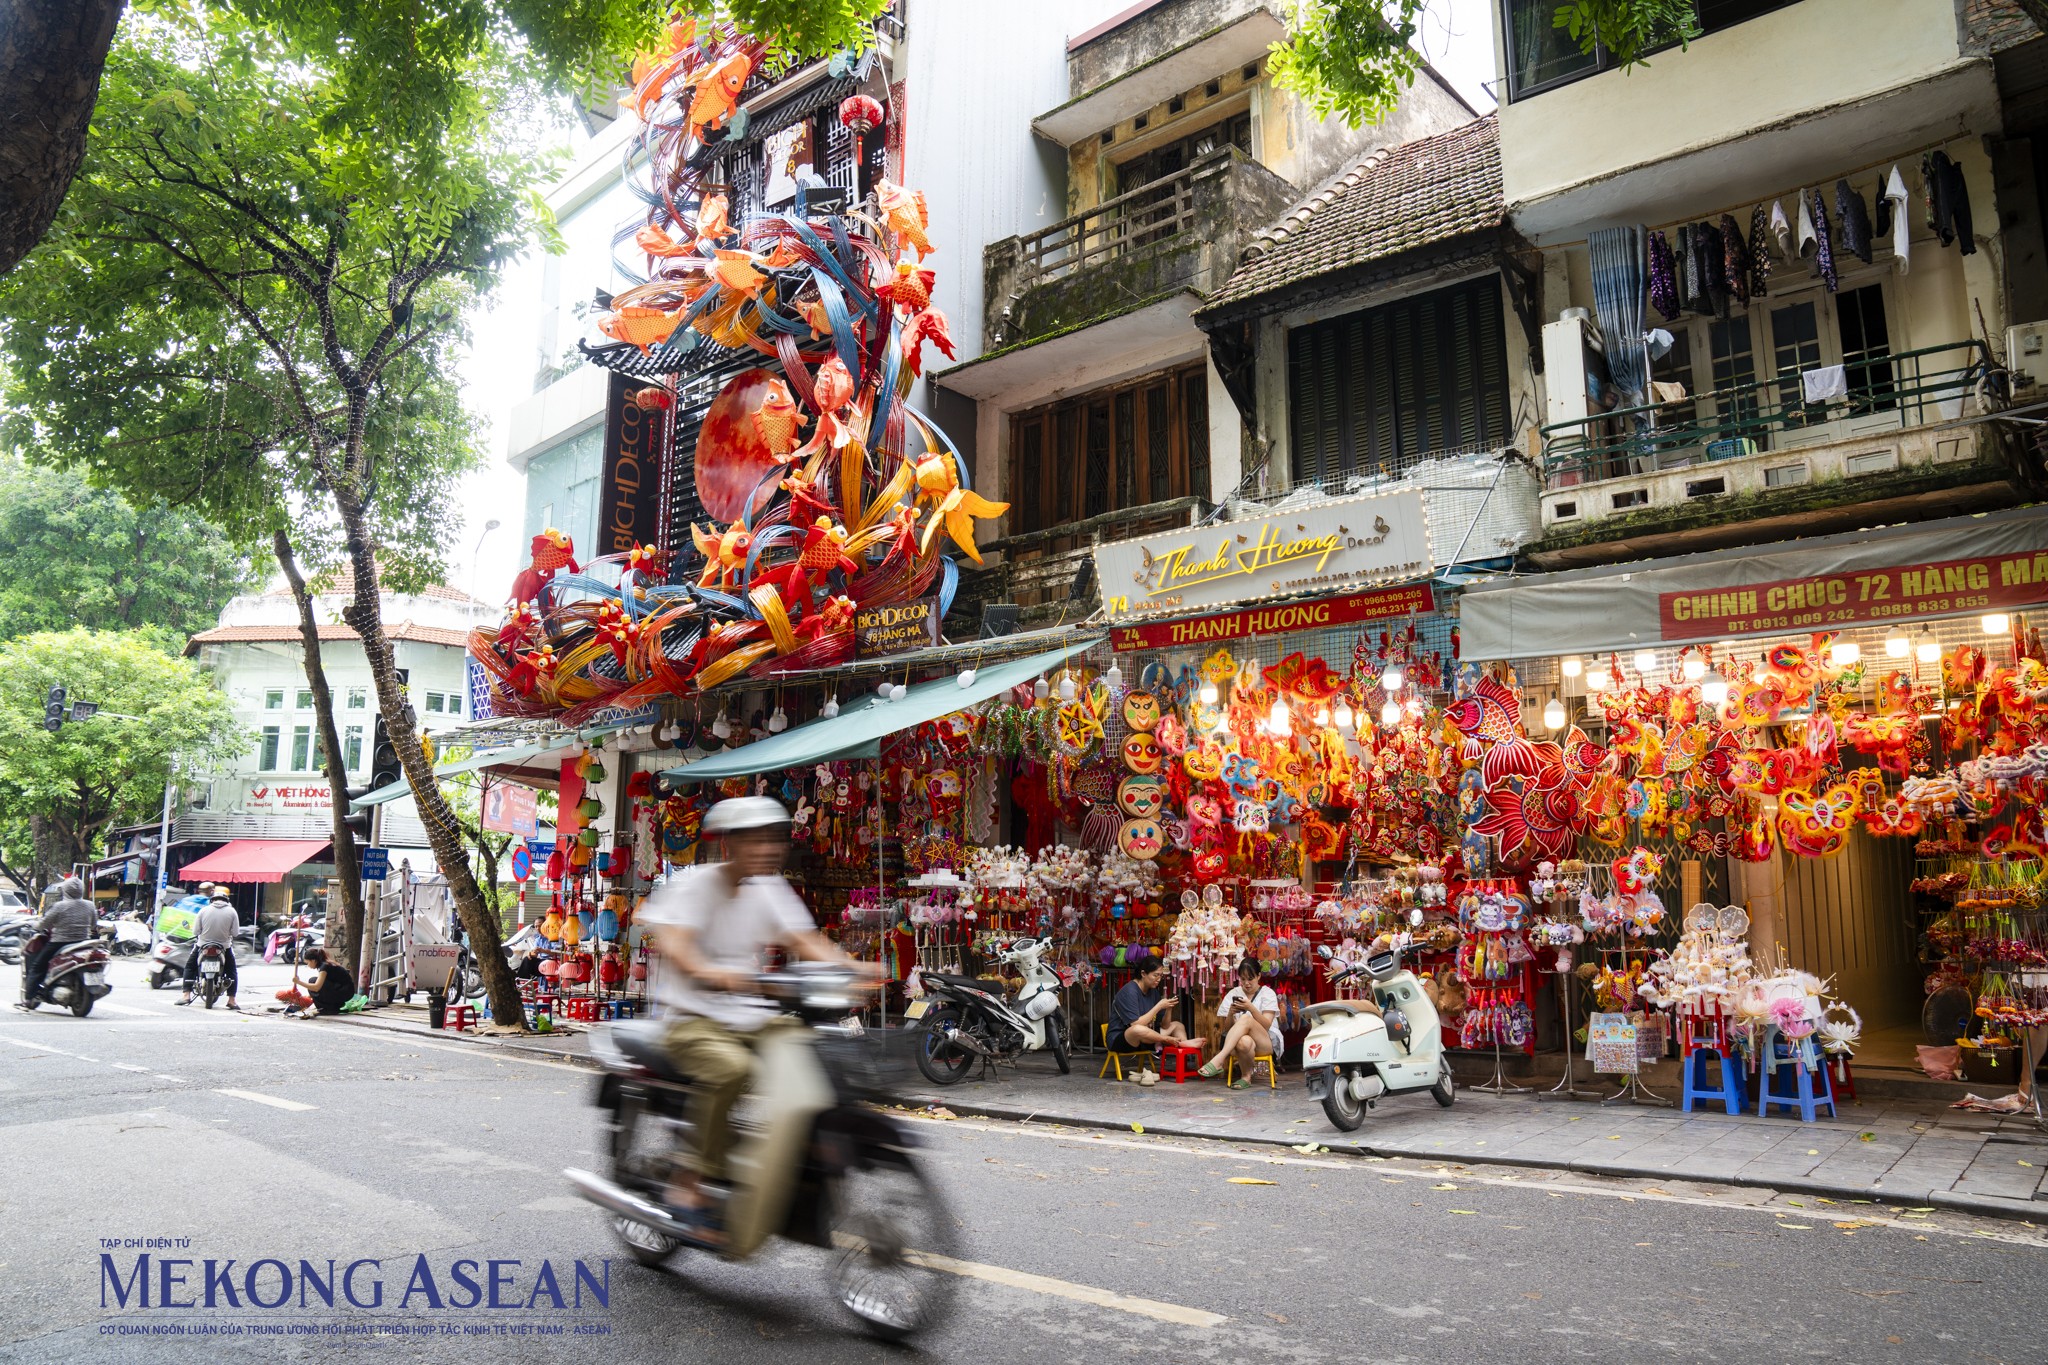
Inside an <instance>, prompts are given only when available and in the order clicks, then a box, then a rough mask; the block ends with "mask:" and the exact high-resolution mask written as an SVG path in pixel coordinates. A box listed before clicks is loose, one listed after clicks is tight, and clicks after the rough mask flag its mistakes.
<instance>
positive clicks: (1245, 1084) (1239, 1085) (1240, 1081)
mask: <svg viewBox="0 0 2048 1365" xmlns="http://www.w3.org/2000/svg"><path fill="white" fill-rule="evenodd" d="M1230 1088H1231V1089H1232V1090H1249V1089H1251V1088H1252V1083H1251V1080H1250V1078H1248V1077H1245V1076H1239V1077H1238V1078H1237V1079H1236V1080H1234V1081H1232V1082H1231V1083H1230Z"/></svg>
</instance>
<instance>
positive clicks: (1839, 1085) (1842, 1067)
mask: <svg viewBox="0 0 2048 1365" xmlns="http://www.w3.org/2000/svg"><path fill="white" fill-rule="evenodd" d="M1828 1083H1829V1084H1830V1085H1831V1086H1833V1087H1834V1091H1835V1094H1837V1095H1839V1096H1840V1097H1841V1098H1843V1099H1845V1100H1847V1101H1848V1102H1849V1103H1851V1104H1854V1103H1856V1074H1855V1073H1854V1072H1852V1071H1851V1070H1849V1055H1848V1054H1847V1053H1845V1052H1830V1053H1829V1054H1828Z"/></svg>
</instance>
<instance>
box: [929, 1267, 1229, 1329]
mask: <svg viewBox="0 0 2048 1365" xmlns="http://www.w3.org/2000/svg"><path fill="white" fill-rule="evenodd" d="M909 1254H910V1257H911V1258H912V1259H913V1260H915V1261H917V1262H918V1263H919V1264H920V1265H925V1266H929V1267H931V1268H932V1269H933V1270H943V1271H945V1272H946V1273H947V1274H948V1275H958V1276H960V1277H961V1278H963V1279H969V1280H986V1281H988V1282H989V1283H990V1284H1000V1285H1007V1286H1009V1287H1010V1288H1012V1289H1026V1290H1029V1291H1031V1292H1032V1293H1034V1294H1047V1295H1051V1296H1052V1297H1054V1298H1060V1299H1072V1300H1073V1301H1074V1302H1076V1303H1087V1304H1093V1305H1095V1306H1096V1307H1097V1308H1114V1309H1116V1310H1117V1311H1118V1312H1120V1313H1134V1314H1136V1315H1137V1316H1139V1317H1141V1318H1152V1319H1154V1320H1156V1321H1158V1322H1170V1323H1174V1324H1175V1325H1177V1326H1181V1327H1221V1326H1222V1325H1223V1324H1224V1323H1226V1322H1228V1321H1230V1319H1229V1318H1227V1317H1225V1316H1224V1315H1223V1314H1221V1313H1212V1312H1210V1311H1209V1310H1208V1309H1206V1308H1187V1307H1183V1306H1182V1305H1180V1304H1177V1303H1161V1302H1160V1301H1159V1300H1157V1299H1140V1298H1134V1297H1132V1296H1131V1295H1129V1294H1119V1293H1116V1292H1115V1291H1114V1290H1109V1289H1097V1288H1096V1287H1095V1286H1094V1285H1088V1284H1075V1283H1073V1282H1072V1281H1070V1280H1055V1279H1053V1278H1052V1277H1051V1276H1049V1275H1033V1274H1030V1273H1029V1272H1027V1271H1022V1270H1011V1269H1009V1268H1008V1267H1006V1266H999V1265H983V1264H981V1263H980V1262H978V1261H956V1260H954V1259H953V1258H952V1257H951V1256H939V1255H936V1254H934V1253H932V1252H928V1251H913V1252H911V1253H909Z"/></svg>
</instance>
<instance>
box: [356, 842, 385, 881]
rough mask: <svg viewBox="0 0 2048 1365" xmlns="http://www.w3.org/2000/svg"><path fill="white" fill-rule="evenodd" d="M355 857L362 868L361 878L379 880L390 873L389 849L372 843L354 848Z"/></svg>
mask: <svg viewBox="0 0 2048 1365" xmlns="http://www.w3.org/2000/svg"><path fill="white" fill-rule="evenodd" d="M356 858H357V859H358V860H359V865H360V867H361V868H362V873H363V880H364V881H366V882H381V881H383V880H384V879H385V878H386V877H388V876H390V875H391V850H390V849H388V848H377V847H375V846H374V845H370V846H366V847H363V848H359V849H357V850H356Z"/></svg>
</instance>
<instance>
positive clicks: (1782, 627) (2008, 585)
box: [1657, 551, 2048, 640]
mask: <svg viewBox="0 0 2048 1365" xmlns="http://www.w3.org/2000/svg"><path fill="white" fill-rule="evenodd" d="M2042 601H2048V554H2037V553H2034V552H2032V551H2022V552H2020V553H2017V554H2003V555H1983V556H1979V557H1977V558H1974V559H1948V560H1943V561H1941V562H1939V563H1935V564H1916V565H1911V566H1900V567H1896V568H1873V569H1866V570H1863V571H1861V572H1853V573H1831V574H1817V575H1814V576H1812V577H1810V578H1781V579H1777V580H1775V581H1772V582H1768V583H1752V584H1748V585H1746V586H1743V587H1739V588H1714V589H1706V590H1702V591H1699V592H1667V593H1660V594H1658V597H1657V614H1658V618H1659V622H1660V624H1661V626H1662V628H1663V632H1664V638H1665V639H1666V640H1701V639H1712V638H1715V637H1718V636H1723V635H1755V634H1760V633H1763V632H1767V631H1808V630H1828V629H1831V628H1833V627H1836V626H1847V625H1857V624H1860V623H1863V622H1867V621H1891V620H1918V619H1920V618H1922V617H1927V616H1943V615H1950V614H1954V613H1957V612H1972V611H1996V610H2001V609H2003V608H2006V607H2025V606H2031V605H2033V604H2034V603H2037V602H2042Z"/></svg>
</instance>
